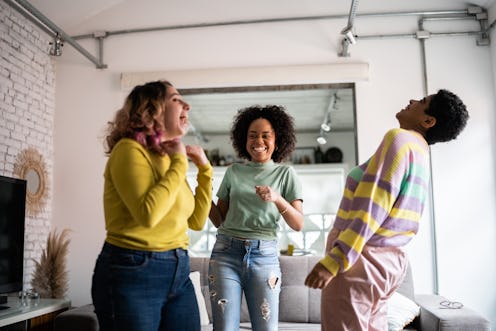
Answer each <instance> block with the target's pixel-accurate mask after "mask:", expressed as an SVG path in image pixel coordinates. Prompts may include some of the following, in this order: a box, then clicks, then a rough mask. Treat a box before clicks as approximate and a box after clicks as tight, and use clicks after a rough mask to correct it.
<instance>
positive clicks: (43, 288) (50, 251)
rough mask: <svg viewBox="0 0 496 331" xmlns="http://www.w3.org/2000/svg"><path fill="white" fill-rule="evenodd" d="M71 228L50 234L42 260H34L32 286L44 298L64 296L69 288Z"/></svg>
mask: <svg viewBox="0 0 496 331" xmlns="http://www.w3.org/2000/svg"><path fill="white" fill-rule="evenodd" d="M68 234H69V230H68V229H64V230H62V232H61V233H60V234H59V233H58V231H57V230H54V231H52V232H50V233H49V234H48V238H47V245H46V249H44V250H43V253H42V255H41V260H40V261H39V262H37V261H34V263H35V270H34V273H33V279H32V280H31V286H32V287H33V290H35V291H36V292H38V294H39V295H40V297H42V298H56V299H61V298H64V297H65V296H66V294H67V290H68V289H69V282H68V280H69V277H68V271H67V266H66V258H67V253H68V252H69V242H70V240H69V238H68Z"/></svg>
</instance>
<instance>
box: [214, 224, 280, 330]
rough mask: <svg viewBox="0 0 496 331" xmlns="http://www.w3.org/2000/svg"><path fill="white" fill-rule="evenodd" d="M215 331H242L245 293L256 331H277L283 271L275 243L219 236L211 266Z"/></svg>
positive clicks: (274, 241) (253, 327)
mask: <svg viewBox="0 0 496 331" xmlns="http://www.w3.org/2000/svg"><path fill="white" fill-rule="evenodd" d="M208 274H209V287H210V301H211V303H212V315H213V324H214V330H215V331H236V330H239V322H240V312H241V299H242V294H243V292H244V294H245V298H246V303H247V306H248V311H249V313H250V321H251V324H252V329H253V330H254V331H277V324H278V319H279V293H280V291H281V269H280V267H279V258H278V255H277V241H276V240H270V241H267V240H244V239H236V238H231V237H229V236H226V235H223V234H217V240H216V242H215V245H214V248H213V250H212V256H211V257H210V264H209V272H208Z"/></svg>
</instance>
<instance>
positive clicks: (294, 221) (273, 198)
mask: <svg viewBox="0 0 496 331" xmlns="http://www.w3.org/2000/svg"><path fill="white" fill-rule="evenodd" d="M255 193H256V194H257V195H258V196H259V197H260V199H262V200H263V201H266V202H273V203H274V204H275V205H276V207H277V210H279V213H281V215H282V217H283V218H284V220H285V221H286V223H287V224H288V225H289V227H290V228H291V229H293V230H295V231H301V229H302V228H303V222H304V217H303V207H302V202H301V200H294V201H292V202H288V201H286V200H285V199H284V198H283V197H282V196H281V195H280V194H279V192H277V191H274V190H273V189H272V188H271V187H270V186H262V185H257V186H255Z"/></svg>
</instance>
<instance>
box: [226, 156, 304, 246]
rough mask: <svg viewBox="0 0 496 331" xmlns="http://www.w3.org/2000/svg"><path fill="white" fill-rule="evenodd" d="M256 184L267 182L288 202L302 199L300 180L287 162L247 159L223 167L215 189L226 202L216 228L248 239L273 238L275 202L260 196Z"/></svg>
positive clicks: (275, 228)
mask: <svg viewBox="0 0 496 331" xmlns="http://www.w3.org/2000/svg"><path fill="white" fill-rule="evenodd" d="M256 185H268V186H270V187H271V188H272V189H273V190H275V191H277V192H279V194H281V196H282V197H283V198H284V199H286V200H287V201H288V202H292V201H294V200H303V199H302V189H301V183H300V181H299V180H298V177H297V175H296V172H295V170H294V169H293V168H292V167H290V166H287V165H280V164H276V163H274V162H273V161H269V162H266V163H256V162H249V163H248V164H233V165H232V166H230V167H229V168H227V170H226V173H225V175H224V178H223V180H222V183H221V185H220V187H219V191H218V192H217V196H218V197H219V199H222V200H224V201H226V202H229V209H228V211H227V215H226V219H225V221H224V223H222V225H221V226H220V227H219V229H218V232H219V233H222V234H225V235H228V236H232V237H241V238H249V239H263V240H273V239H276V238H277V228H278V221H279V219H280V214H279V211H278V210H277V207H276V205H275V203H273V202H266V201H263V200H262V199H260V197H259V196H258V195H257V194H256V193H255V186H256Z"/></svg>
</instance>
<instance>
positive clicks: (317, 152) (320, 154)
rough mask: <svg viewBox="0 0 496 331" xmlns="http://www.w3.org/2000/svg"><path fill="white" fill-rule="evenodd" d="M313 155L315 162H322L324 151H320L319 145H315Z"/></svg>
mask: <svg viewBox="0 0 496 331" xmlns="http://www.w3.org/2000/svg"><path fill="white" fill-rule="evenodd" d="M313 157H314V159H315V163H324V152H322V150H321V149H320V146H317V147H315V151H314V153H313Z"/></svg>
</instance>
